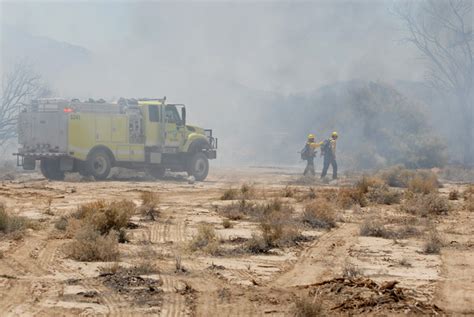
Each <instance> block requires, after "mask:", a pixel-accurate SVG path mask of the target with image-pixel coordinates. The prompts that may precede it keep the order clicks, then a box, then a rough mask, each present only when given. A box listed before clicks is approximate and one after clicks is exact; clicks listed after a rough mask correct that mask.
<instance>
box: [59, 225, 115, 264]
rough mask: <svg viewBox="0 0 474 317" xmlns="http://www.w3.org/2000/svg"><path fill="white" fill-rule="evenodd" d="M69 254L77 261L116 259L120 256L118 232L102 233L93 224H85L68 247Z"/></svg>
mask: <svg viewBox="0 0 474 317" xmlns="http://www.w3.org/2000/svg"><path fill="white" fill-rule="evenodd" d="M68 251H69V256H70V257H71V258H73V259H75V260H77V261H115V260H117V259H118V257H119V250H118V241H117V233H115V232H114V231H111V232H109V233H108V234H107V235H102V234H101V233H100V232H99V231H98V230H96V228H95V227H93V226H91V225H86V226H83V227H82V228H81V229H80V230H79V231H78V232H77V233H76V234H75V236H74V240H73V241H72V242H71V243H70V244H69V247H68Z"/></svg>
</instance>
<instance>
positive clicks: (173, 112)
mask: <svg viewBox="0 0 474 317" xmlns="http://www.w3.org/2000/svg"><path fill="white" fill-rule="evenodd" d="M164 108H165V111H164V112H165V118H164V119H165V147H176V148H177V147H179V146H181V145H182V144H183V142H184V133H185V129H186V127H185V125H184V122H183V120H182V118H181V116H180V115H179V112H178V110H177V109H176V106H175V105H166V106H165V107H164Z"/></svg>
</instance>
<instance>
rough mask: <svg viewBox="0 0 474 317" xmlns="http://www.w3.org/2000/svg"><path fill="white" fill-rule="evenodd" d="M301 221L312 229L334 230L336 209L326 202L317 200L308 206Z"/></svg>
mask: <svg viewBox="0 0 474 317" xmlns="http://www.w3.org/2000/svg"><path fill="white" fill-rule="evenodd" d="M301 221H302V222H303V223H304V224H307V225H309V226H310V227H312V228H325V229H328V228H334V227H336V209H335V208H334V206H333V205H332V204H331V203H329V202H328V201H326V200H323V199H318V200H315V201H313V202H310V203H308V204H306V206H305V207H304V210H303V216H302V218H301Z"/></svg>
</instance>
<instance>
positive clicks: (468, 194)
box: [463, 185, 474, 212]
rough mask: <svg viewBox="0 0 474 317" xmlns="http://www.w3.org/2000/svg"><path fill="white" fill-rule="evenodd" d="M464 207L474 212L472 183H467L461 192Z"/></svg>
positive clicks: (473, 188) (473, 187)
mask: <svg viewBox="0 0 474 317" xmlns="http://www.w3.org/2000/svg"><path fill="white" fill-rule="evenodd" d="M463 197H464V209H466V210H467V211H470V212H474V185H469V187H468V188H466V190H464V193H463Z"/></svg>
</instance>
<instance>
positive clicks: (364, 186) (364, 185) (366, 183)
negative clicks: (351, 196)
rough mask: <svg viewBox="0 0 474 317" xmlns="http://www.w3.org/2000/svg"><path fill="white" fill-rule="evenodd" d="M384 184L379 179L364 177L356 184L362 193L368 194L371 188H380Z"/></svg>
mask: <svg viewBox="0 0 474 317" xmlns="http://www.w3.org/2000/svg"><path fill="white" fill-rule="evenodd" d="M384 184H385V183H384V181H383V180H382V179H381V178H379V177H376V176H367V175H364V176H362V178H361V179H360V180H359V181H358V182H357V183H356V184H355V188H357V189H358V190H359V191H360V192H361V193H364V194H367V193H368V192H369V189H370V188H371V187H380V186H382V185H384Z"/></svg>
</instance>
